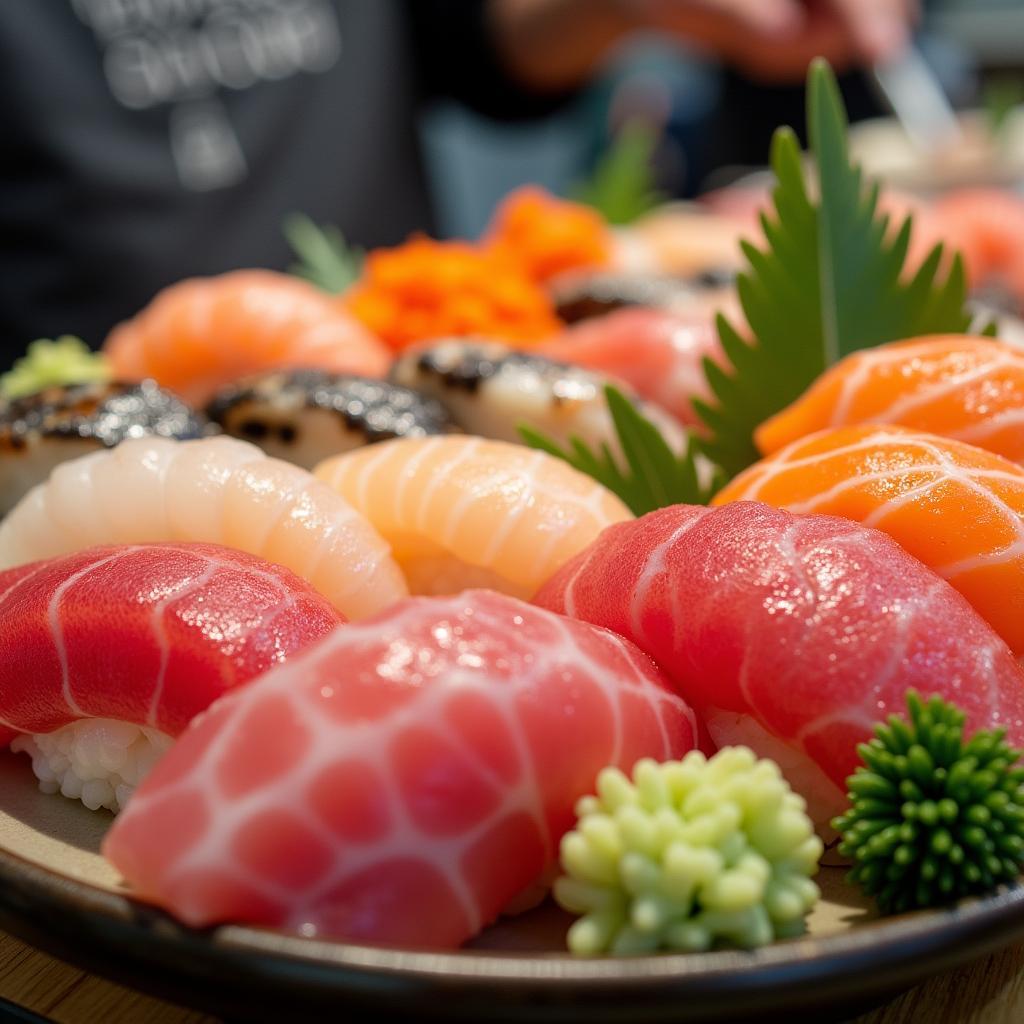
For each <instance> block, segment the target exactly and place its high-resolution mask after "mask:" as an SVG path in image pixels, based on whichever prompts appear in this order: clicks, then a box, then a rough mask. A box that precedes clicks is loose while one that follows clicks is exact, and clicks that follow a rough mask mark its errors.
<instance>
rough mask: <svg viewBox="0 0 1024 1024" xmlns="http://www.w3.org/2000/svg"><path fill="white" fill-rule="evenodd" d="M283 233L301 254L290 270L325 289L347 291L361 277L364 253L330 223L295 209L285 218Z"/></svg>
mask: <svg viewBox="0 0 1024 1024" xmlns="http://www.w3.org/2000/svg"><path fill="white" fill-rule="evenodd" d="M283 230H284V236H285V238H286V239H287V240H288V244H289V245H290V246H291V247H292V249H293V250H294V251H295V254H296V256H298V257H299V262H298V263H293V264H292V265H291V266H290V267H289V268H288V272H289V273H290V274H293V275H294V276H296V277H301V278H304V279H305V280H307V281H309V282H311V283H312V284H315V285H316V286H317V287H318V288H322V289H323V290H324V291H325V292H331V293H332V294H338V293H340V292H343V291H345V289H346V288H348V287H349V286H350V285H351V284H353V283H354V282H355V281H356V280H357V279H358V277H359V274H360V273H361V271H362V267H363V260H364V258H365V253H364V252H363V250H362V249H357V248H355V247H353V246H350V245H349V244H348V242H346V241H345V236H344V235H343V234H342V233H341V231H339V230H338V228H336V227H334V226H333V225H331V224H327V225H325V226H324V227H318V226H317V225H316V224H315V223H314V222H313V221H312V220H310V219H309V217H307V216H305V215H304V214H301V213H293V214H292V215H291V216H290V217H288V218H287V219H286V220H285V222H284V227H283Z"/></svg>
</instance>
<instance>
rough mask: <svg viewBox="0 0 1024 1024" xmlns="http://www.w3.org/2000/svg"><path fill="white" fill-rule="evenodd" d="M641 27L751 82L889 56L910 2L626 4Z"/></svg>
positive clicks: (901, 37)
mask: <svg viewBox="0 0 1024 1024" xmlns="http://www.w3.org/2000/svg"><path fill="white" fill-rule="evenodd" d="M626 2H627V4H628V5H629V7H630V8H632V10H633V13H634V15H635V16H636V17H638V19H639V20H640V21H641V22H642V23H643V24H645V25H646V26H647V27H648V28H653V29H657V30H660V31H664V32H668V33H670V34H673V35H678V36H680V37H682V38H685V39H688V40H691V41H693V42H696V43H698V44H700V45H703V46H705V47H707V48H708V49H710V50H712V51H714V52H715V53H716V54H718V55H719V56H720V57H722V58H723V59H724V60H726V61H728V62H729V63H732V64H734V65H736V66H737V67H739V68H740V69H741V70H743V71H744V72H746V73H747V74H749V75H751V76H752V77H755V78H760V79H763V80H767V81H789V80H796V79H800V78H802V76H803V75H804V74H805V73H806V70H807V65H808V64H809V63H810V61H811V60H812V59H813V58H814V57H817V56H821V57H825V58H827V59H828V60H829V62H830V63H831V64H832V65H833V67H835V68H836V69H837V70H844V69H846V68H849V67H851V66H854V65H857V64H861V65H863V64H873V63H876V62H878V61H884V60H886V59H888V58H891V57H894V56H895V55H896V54H898V53H899V51H900V50H901V49H902V48H903V47H904V46H905V45H906V44H907V41H908V39H909V36H910V29H911V26H912V24H913V22H914V21H915V20H916V19H917V17H918V14H919V3H918V0H626Z"/></svg>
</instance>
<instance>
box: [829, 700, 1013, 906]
mask: <svg viewBox="0 0 1024 1024" xmlns="http://www.w3.org/2000/svg"><path fill="white" fill-rule="evenodd" d="M907 712H908V713H907V716H906V717H900V716H898V715H890V716H889V719H888V721H887V722H886V723H883V724H880V725H877V726H876V727H875V735H874V738H873V739H872V740H871V741H870V742H868V743H862V744H861V745H860V746H859V747H858V754H859V755H860V758H861V761H862V764H861V765H860V766H859V767H858V768H857V770H856V771H855V772H854V774H853V775H851V776H850V777H849V778H848V779H847V787H848V789H849V799H850V809H849V810H848V811H847V812H846V813H845V814H843V815H841V816H840V817H838V818H835V819H834V820H833V822H832V825H833V827H834V828H835V829H836V830H837V831H838V832H839V833H840V835H841V836H842V842H841V843H840V845H839V852H840V853H841V854H843V855H844V856H846V857H849V858H850V859H851V860H852V861H853V869H852V870H851V871H850V873H849V876H848V878H849V880H850V881H851V882H853V883H855V884H857V885H859V886H861V888H863V889H864V891H865V892H866V893H867V894H868V895H870V896H872V897H873V898H874V900H875V902H876V903H877V904H878V907H879V909H880V910H881V911H882V912H883V913H886V914H894V913H902V912H903V911H908V910H915V909H919V908H925V907H941V906H946V905H948V904H950V903H953V902H955V901H956V900H958V899H961V898H963V897H965V896H971V895H980V894H982V893H986V892H990V891H992V890H993V889H995V888H996V887H997V886H998V885H1000V884H1001V883H1008V882H1013V881H1015V880H1016V879H1017V878H1018V877H1019V875H1020V874H1021V870H1022V868H1024V768H1022V767H1021V766H1020V764H1019V762H1020V758H1021V755H1022V752H1021V751H1020V750H1014V749H1012V748H1011V747H1010V745H1009V744H1008V743H1007V742H1006V739H1005V730H1004V729H995V730H988V729H981V730H979V731H977V732H975V733H974V734H973V735H972V736H971V737H970V738H969V739H966V738H965V737H964V723H965V721H966V718H967V716H966V715H965V714H964V712H963V711H961V710H960V709H959V708H957V707H956V706H955V705H953V704H950V703H947V702H946V701H944V700H942V699H941V698H940V697H931V698H930V699H929V700H927V701H925V700H924V699H923V698H922V697H921V696H920V695H919V694H917V693H916V692H914V691H913V690H911V691H910V692H909V693H908V694H907Z"/></svg>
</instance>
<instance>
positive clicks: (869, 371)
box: [754, 334, 1024, 463]
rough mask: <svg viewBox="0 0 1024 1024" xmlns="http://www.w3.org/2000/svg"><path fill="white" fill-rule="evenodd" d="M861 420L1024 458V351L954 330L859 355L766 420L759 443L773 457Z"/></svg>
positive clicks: (757, 434)
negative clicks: (812, 437)
mask: <svg viewBox="0 0 1024 1024" xmlns="http://www.w3.org/2000/svg"><path fill="white" fill-rule="evenodd" d="M854 423H894V424H898V425H901V426H905V427H912V428H913V429H915V430H923V431H925V432H927V433H931V434H939V435H941V436H942V437H950V438H953V439H954V440H957V441H966V442H967V443H969V444H973V445H977V446H978V447H979V448H987V449H988V450H989V451H992V452H995V453H996V454H997V455H1002V456H1004V457H1005V458H1007V459H1010V460H1011V461H1012V462H1019V463H1024V350H1022V349H1019V348H1017V347H1015V346H1012V345H1006V344H1002V343H1000V342H998V341H991V340H989V339H987V338H975V337H969V336H968V335H960V334H953V335H946V336H937V337H928V338H915V339H913V340H911V341H900V342H895V343H893V344H890V345H882V346H880V347H879V348H873V349H866V350H865V351H863V352H855V353H854V354H853V355H849V356H847V357H846V358H845V359H843V360H842V361H841V362H839V363H837V364H836V365H835V366H833V367H831V368H830V369H828V370H826V371H825V373H824V374H822V375H821V376H820V377H819V378H818V379H817V381H815V383H814V384H812V385H811V387H810V388H809V389H808V390H807V391H806V392H805V393H804V394H803V395H802V396H801V397H800V398H798V399H797V400H796V401H795V402H794V403H793V404H792V405H790V406H789V407H788V408H786V409H783V410H782V412H780V413H777V414H776V415H775V416H772V417H771V419H768V420H765V422H764V423H762V424H761V426H760V427H758V428H757V430H756V432H755V434H754V440H755V441H756V442H757V446H758V448H759V449H760V450H761V452H762V453H763V454H765V455H770V454H772V453H773V452H776V451H778V450H779V449H780V448H783V447H785V446H786V445H788V444H791V443H792V442H793V441H796V440H799V439H800V438H801V437H804V436H806V435H807V434H812V433H815V432H816V431H819V430H825V429H827V428H832V427H844V426H847V425H849V424H854Z"/></svg>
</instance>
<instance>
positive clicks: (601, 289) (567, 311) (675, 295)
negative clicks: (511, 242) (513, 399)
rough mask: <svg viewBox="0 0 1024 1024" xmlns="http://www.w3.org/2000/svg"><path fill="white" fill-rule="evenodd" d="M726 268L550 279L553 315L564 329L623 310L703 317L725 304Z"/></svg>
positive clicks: (730, 274)
mask: <svg viewBox="0 0 1024 1024" xmlns="http://www.w3.org/2000/svg"><path fill="white" fill-rule="evenodd" d="M735 276H736V275H735V271H733V270H732V269H724V270H715V269H709V270H704V271H701V272H700V273H697V274H694V275H693V276H691V277H688V278H680V277H668V276H665V275H659V274H625V273H615V272H613V271H599V272H596V273H578V272H573V273H568V274H563V275H560V276H559V277H557V278H555V279H554V280H553V281H552V282H551V284H550V289H551V294H552V297H553V298H554V300H555V312H557V313H558V316H559V319H561V320H563V321H565V323H567V324H574V323H578V322H579V321H580V320H589V319H590V318H591V317H596V316H603V315H604V314H606V313H612V312H614V311H615V310H617V309H623V308H625V307H629V306H644V307H649V308H655V309H665V310H668V311H669V312H674V313H679V314H681V315H687V314H690V315H701V316H703V315H708V316H711V317H713V315H714V312H715V311H716V310H717V309H719V308H720V307H721V306H723V305H728V304H730V302H731V300H730V298H729V294H728V290H729V289H731V288H732V287H733V285H734V282H735Z"/></svg>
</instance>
